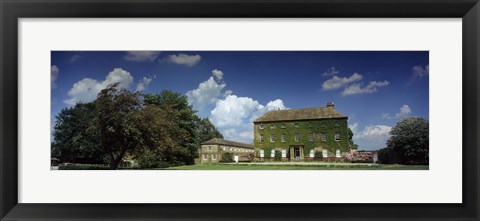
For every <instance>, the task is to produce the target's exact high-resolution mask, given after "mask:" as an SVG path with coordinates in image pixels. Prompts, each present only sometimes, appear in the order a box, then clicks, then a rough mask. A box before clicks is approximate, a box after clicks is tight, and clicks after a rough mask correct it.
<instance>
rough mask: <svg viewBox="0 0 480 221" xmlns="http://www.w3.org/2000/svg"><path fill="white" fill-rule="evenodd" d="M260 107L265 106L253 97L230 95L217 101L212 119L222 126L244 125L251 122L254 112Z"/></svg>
mask: <svg viewBox="0 0 480 221" xmlns="http://www.w3.org/2000/svg"><path fill="white" fill-rule="evenodd" d="M260 107H261V108H263V106H261V105H260V104H259V103H258V101H256V100H253V99H252V98H249V97H237V96H236V95H228V96H227V97H225V99H223V100H218V101H217V103H216V106H215V108H214V109H213V110H212V111H211V117H210V119H211V120H212V122H213V123H214V124H215V126H217V127H221V128H222V127H223V128H224V127H238V126H244V125H245V122H246V121H249V122H250V118H251V117H252V114H254V113H255V112H256V111H258V109H259V108H260Z"/></svg>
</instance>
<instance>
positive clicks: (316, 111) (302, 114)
mask: <svg viewBox="0 0 480 221" xmlns="http://www.w3.org/2000/svg"><path fill="white" fill-rule="evenodd" d="M340 118H348V117H347V116H346V115H343V114H342V113H340V112H338V111H336V110H335V109H334V108H333V107H316V108H302V109H289V110H273V111H269V112H267V113H266V114H264V115H263V116H261V117H259V118H257V119H256V120H255V121H253V122H254V123H260V122H273V121H292V120H315V119H340Z"/></svg>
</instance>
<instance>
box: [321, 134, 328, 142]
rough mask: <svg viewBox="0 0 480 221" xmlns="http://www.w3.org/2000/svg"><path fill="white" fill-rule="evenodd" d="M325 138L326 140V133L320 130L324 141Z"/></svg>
mask: <svg viewBox="0 0 480 221" xmlns="http://www.w3.org/2000/svg"><path fill="white" fill-rule="evenodd" d="M326 140H327V133H325V132H322V141H326Z"/></svg>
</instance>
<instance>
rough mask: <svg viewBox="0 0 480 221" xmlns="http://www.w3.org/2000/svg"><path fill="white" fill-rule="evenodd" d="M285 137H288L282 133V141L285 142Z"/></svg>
mask: <svg viewBox="0 0 480 221" xmlns="http://www.w3.org/2000/svg"><path fill="white" fill-rule="evenodd" d="M285 139H286V137H285V134H282V142H285Z"/></svg>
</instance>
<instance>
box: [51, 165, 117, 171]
mask: <svg viewBox="0 0 480 221" xmlns="http://www.w3.org/2000/svg"><path fill="white" fill-rule="evenodd" d="M58 169H59V170H108V169H110V167H109V166H108V165H98V164H60V166H58Z"/></svg>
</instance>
